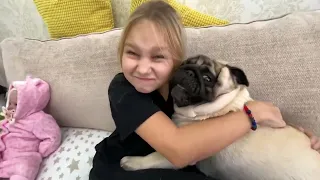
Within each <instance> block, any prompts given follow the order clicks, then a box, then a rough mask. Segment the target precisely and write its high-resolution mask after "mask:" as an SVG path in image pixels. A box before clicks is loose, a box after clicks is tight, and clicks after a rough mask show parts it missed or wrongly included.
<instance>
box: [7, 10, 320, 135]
mask: <svg viewBox="0 0 320 180" xmlns="http://www.w3.org/2000/svg"><path fill="white" fill-rule="evenodd" d="M120 33H121V30H120V29H116V30H113V31H110V32H105V33H102V34H91V35H86V36H79V37H76V38H72V39H61V40H56V41H37V40H28V39H7V40H5V41H3V42H2V44H1V48H2V55H3V61H4V67H5V70H6V77H7V79H8V81H9V82H11V81H13V80H19V79H24V77H25V75H27V74H32V75H33V76H38V77H41V78H43V79H44V80H47V81H48V82H49V83H50V84H51V86H52V99H51V102H50V106H49V111H50V112H51V113H52V114H53V115H54V117H55V118H56V119H57V120H58V121H59V123H60V124H61V125H64V126H72V127H87V128H96V129H106V130H109V131H111V130H113V129H114V123H113V121H112V117H111V114H110V110H109V102H108V97H107V90H108V84H109V82H110V80H111V79H112V77H113V76H114V75H115V73H117V72H119V71H120V66H119V63H118V61H117V58H116V44H117V42H118V38H119V35H120ZM187 33H188V38H189V39H188V55H195V54H198V53H202V54H206V55H208V56H211V57H213V58H220V59H224V60H226V61H229V62H230V63H231V64H232V65H237V66H239V67H241V68H243V69H244V70H245V72H246V73H247V76H248V78H249V81H250V83H251V84H250V92H251V94H252V96H253V97H254V98H256V99H260V100H267V101H272V102H274V103H275V104H277V105H278V106H279V107H280V108H281V110H282V112H283V115H284V117H285V119H286V121H288V122H291V123H294V124H298V125H303V126H304V127H306V128H309V129H313V130H314V131H315V132H316V133H318V134H320V122H319V116H320V109H319V106H318V102H320V95H319V91H320V79H319V76H320V72H319V69H320V61H319V57H320V52H319V47H320V11H313V12H303V13H295V14H290V15H287V16H284V17H281V18H279V19H274V20H269V21H261V22H253V23H249V24H233V25H227V26H222V27H207V28H188V29H187Z"/></svg>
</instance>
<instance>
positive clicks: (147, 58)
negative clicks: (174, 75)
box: [122, 20, 174, 93]
mask: <svg viewBox="0 0 320 180" xmlns="http://www.w3.org/2000/svg"><path fill="white" fill-rule="evenodd" d="M168 48H169V47H168V44H167V43H166V41H165V39H164V37H163V36H162V34H161V33H160V32H159V31H158V30H157V28H156V26H155V25H154V24H152V23H151V22H150V21H148V20H143V21H141V22H139V23H138V24H136V25H134V26H133V27H132V28H131V30H130V32H129V34H128V36H127V38H126V41H125V44H124V51H123V56H122V71H123V73H124V75H125V77H126V79H127V80H128V81H129V82H130V83H131V84H132V85H133V86H134V87H135V88H136V90H137V91H139V92H141V93H150V92H152V91H154V90H157V89H159V88H161V87H162V86H163V85H165V84H166V83H167V81H168V80H169V77H170V75H171V72H172V70H173V68H174V63H173V59H172V55H171V53H170V52H169V49H168Z"/></svg>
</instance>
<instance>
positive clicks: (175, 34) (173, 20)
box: [118, 0, 186, 67]
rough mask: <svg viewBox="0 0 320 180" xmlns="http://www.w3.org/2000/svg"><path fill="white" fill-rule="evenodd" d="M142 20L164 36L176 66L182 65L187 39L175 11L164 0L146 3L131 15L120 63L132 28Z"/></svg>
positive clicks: (120, 48) (119, 54)
mask: <svg viewBox="0 0 320 180" xmlns="http://www.w3.org/2000/svg"><path fill="white" fill-rule="evenodd" d="M142 20H149V21H150V22H152V23H153V24H154V25H155V26H156V28H157V30H158V31H159V32H161V33H162V34H163V37H164V38H166V39H165V40H166V42H167V43H168V46H169V47H168V48H169V49H170V51H171V52H170V53H171V54H172V56H173V59H174V61H175V66H176V67H177V66H178V65H180V63H181V62H182V60H183V59H184V58H185V44H186V42H185V41H186V39H185V32H184V27H183V25H182V22H181V19H180V17H179V15H178V14H177V12H176V11H175V9H173V8H172V7H171V6H170V5H169V4H168V3H167V2H165V1H163V0H150V1H148V2H145V3H143V4H142V5H140V6H139V7H137V9H136V10H135V11H134V12H133V13H132V14H131V15H130V17H129V20H128V22H127V24H126V26H125V28H124V29H123V32H122V35H121V38H120V42H119V46H118V58H119V60H120V62H121V60H122V55H123V49H124V44H125V41H126V38H127V36H128V34H129V32H130V30H131V28H132V27H133V26H134V25H135V24H137V23H139V22H140V21H142Z"/></svg>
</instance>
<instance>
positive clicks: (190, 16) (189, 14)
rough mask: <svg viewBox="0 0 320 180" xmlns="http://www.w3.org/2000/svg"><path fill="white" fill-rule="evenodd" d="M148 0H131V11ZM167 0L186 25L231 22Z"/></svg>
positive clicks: (200, 25) (209, 24)
mask: <svg viewBox="0 0 320 180" xmlns="http://www.w3.org/2000/svg"><path fill="white" fill-rule="evenodd" d="M147 1H148V0H131V7H130V13H132V12H133V11H134V10H135V9H136V8H137V7H138V6H140V5H141V4H143V3H144V2H147ZM166 2H167V3H168V4H170V5H171V6H172V7H173V8H174V9H175V10H176V11H177V12H178V13H179V14H180V16H181V19H182V23H183V25H184V26H187V27H202V26H211V25H225V24H228V23H229V22H228V21H227V20H222V19H218V18H216V17H213V16H210V15H207V14H203V13H200V12H198V11H196V10H194V9H191V8H189V7H188V6H185V5H183V4H181V3H179V2H177V1H175V0H167V1H166Z"/></svg>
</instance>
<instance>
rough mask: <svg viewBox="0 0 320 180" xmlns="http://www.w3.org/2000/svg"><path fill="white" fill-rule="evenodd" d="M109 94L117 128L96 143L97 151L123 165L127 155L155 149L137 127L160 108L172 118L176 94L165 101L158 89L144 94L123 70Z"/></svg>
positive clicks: (106, 160) (111, 85)
mask: <svg viewBox="0 0 320 180" xmlns="http://www.w3.org/2000/svg"><path fill="white" fill-rule="evenodd" d="M108 95H109V101H110V108H111V112H112V117H113V120H114V122H115V125H116V129H115V131H114V132H113V133H112V134H111V135H110V136H109V137H107V138H105V139H104V140H102V141H101V142H100V143H99V144H97V145H96V151H97V153H99V154H100V155H101V156H102V157H103V160H104V161H105V162H106V163H107V164H119V162H120V159H121V158H122V157H124V156H144V155H148V154H150V153H151V152H154V149H153V148H152V147H151V146H150V145H149V144H148V143H147V142H145V141H144V140H143V139H142V138H141V137H140V136H139V135H137V134H136V133H135V130H136V129H137V128H138V127H139V126H140V125H141V124H142V123H143V122H144V121H145V120H147V119H148V118H149V117H150V116H152V115H153V114H154V113H156V112H158V111H162V112H164V113H165V114H166V115H167V116H168V117H170V118H171V116H172V114H173V111H174V109H173V100H172V97H171V96H170V95H169V97H168V99H167V101H165V99H164V98H163V96H162V95H161V94H160V93H159V92H158V91H154V92H152V93H148V94H146V93H140V92H138V91H137V90H136V89H135V88H134V87H133V86H132V85H131V84H130V83H129V82H128V81H127V79H126V78H125V77H124V75H123V74H122V73H119V74H117V75H116V76H115V77H114V79H113V80H112V81H111V83H110V86H109V90H108Z"/></svg>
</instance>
